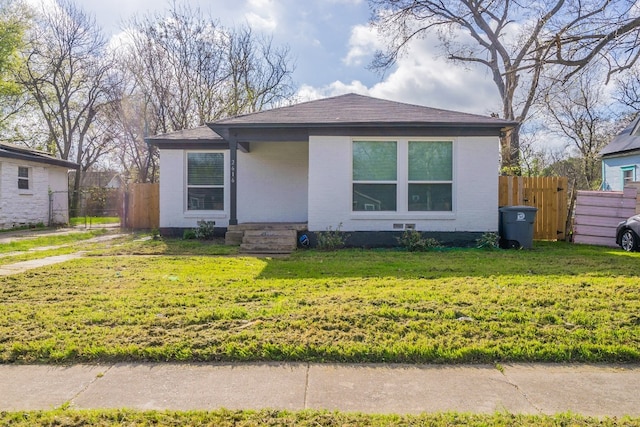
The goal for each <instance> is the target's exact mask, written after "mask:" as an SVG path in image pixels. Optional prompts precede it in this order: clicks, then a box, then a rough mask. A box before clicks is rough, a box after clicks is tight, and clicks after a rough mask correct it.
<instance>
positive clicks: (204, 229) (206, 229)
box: [194, 220, 216, 240]
mask: <svg viewBox="0 0 640 427" xmlns="http://www.w3.org/2000/svg"><path fill="white" fill-rule="evenodd" d="M215 225H216V222H215V221H204V220H202V221H198V228H196V229H195V230H194V232H195V235H196V239H200V240H211V239H213V236H214V226H215Z"/></svg>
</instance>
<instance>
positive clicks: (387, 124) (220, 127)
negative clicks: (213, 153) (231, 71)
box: [209, 121, 518, 132]
mask: <svg viewBox="0 0 640 427" xmlns="http://www.w3.org/2000/svg"><path fill="white" fill-rule="evenodd" d="M517 125H518V122H511V121H504V122H496V123H489V122H487V123H483V122H478V123H473V122H334V123H326V122H323V123H311V122H310V123H255V122H253V123H220V122H214V123H210V124H209V127H211V128H212V129H213V130H215V131H216V132H218V130H224V129H258V128H267V129H275V128H315V129H318V128H343V127H351V128H353V127H360V128H388V127H392V128H403V127H411V128H416V127H424V128H443V127H451V128H458V127H466V128H483V129H487V128H489V129H491V128H494V129H509V128H513V127H516V126H517Z"/></svg>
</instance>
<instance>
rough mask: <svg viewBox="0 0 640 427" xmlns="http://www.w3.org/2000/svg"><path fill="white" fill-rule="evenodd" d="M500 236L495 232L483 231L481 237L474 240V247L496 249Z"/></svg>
mask: <svg viewBox="0 0 640 427" xmlns="http://www.w3.org/2000/svg"><path fill="white" fill-rule="evenodd" d="M499 241H500V236H498V235H497V234H496V233H484V234H483V235H482V237H480V238H479V239H478V240H476V247H477V248H478V249H487V250H493V249H498V248H499V247H500V246H499Z"/></svg>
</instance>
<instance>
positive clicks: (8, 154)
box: [0, 151, 79, 169]
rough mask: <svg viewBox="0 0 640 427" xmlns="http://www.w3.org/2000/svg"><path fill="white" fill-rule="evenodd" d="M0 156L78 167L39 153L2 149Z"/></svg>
mask: <svg viewBox="0 0 640 427" xmlns="http://www.w3.org/2000/svg"><path fill="white" fill-rule="evenodd" d="M0 157H4V158H7V159H14V160H22V161H26V162H35V163H44V164H48V165H52V166H60V167H64V168H68V169H78V167H79V165H78V164H77V163H74V162H70V161H68V160H62V159H56V158H55V157H51V158H47V157H44V156H40V155H35V154H28V153H21V152H17V151H3V152H1V153H0Z"/></svg>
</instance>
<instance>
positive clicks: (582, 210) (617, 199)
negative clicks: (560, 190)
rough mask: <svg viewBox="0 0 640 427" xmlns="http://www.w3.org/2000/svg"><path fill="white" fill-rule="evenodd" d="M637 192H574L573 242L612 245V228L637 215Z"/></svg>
mask: <svg viewBox="0 0 640 427" xmlns="http://www.w3.org/2000/svg"><path fill="white" fill-rule="evenodd" d="M637 204H638V189H637V188H636V187H625V189H624V191H578V196H577V199H576V214H575V218H574V227H573V241H574V242H575V243H585V244H590V245H602V246H616V226H617V225H618V223H619V222H620V221H624V220H625V219H627V218H629V217H630V216H633V215H635V214H636V212H637V207H636V206H637Z"/></svg>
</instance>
